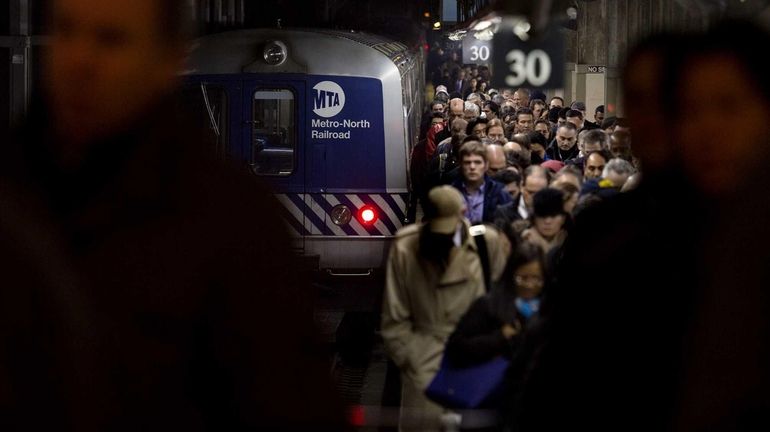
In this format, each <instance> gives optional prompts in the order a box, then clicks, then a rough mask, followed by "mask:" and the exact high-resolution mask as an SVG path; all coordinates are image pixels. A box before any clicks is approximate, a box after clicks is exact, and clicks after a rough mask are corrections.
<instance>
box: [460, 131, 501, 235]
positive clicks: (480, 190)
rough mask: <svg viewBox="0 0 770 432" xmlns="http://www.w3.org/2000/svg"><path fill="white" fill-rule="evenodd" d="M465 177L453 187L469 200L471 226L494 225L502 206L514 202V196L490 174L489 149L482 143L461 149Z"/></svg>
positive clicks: (467, 206) (467, 207)
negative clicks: (512, 197) (489, 175)
mask: <svg viewBox="0 0 770 432" xmlns="http://www.w3.org/2000/svg"><path fill="white" fill-rule="evenodd" d="M460 164H461V171H462V177H461V178H459V179H457V180H456V181H455V182H454V183H453V184H452V186H454V187H456V188H457V189H458V190H459V191H460V193H462V195H463V198H464V199H465V205H466V208H465V217H466V218H467V219H468V220H469V221H471V224H474V225H475V224H480V223H485V222H487V223H492V222H493V221H494V216H495V210H496V209H497V207H498V206H500V205H502V204H506V203H509V202H511V195H510V194H509V193H508V192H507V191H506V190H505V186H504V185H503V184H502V183H499V182H496V181H494V180H492V179H491V178H489V177H488V176H487V175H486V172H487V166H488V163H487V150H486V147H485V146H484V144H482V143H480V142H478V141H468V142H467V143H465V144H463V146H462V147H461V148H460Z"/></svg>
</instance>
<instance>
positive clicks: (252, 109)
mask: <svg viewBox="0 0 770 432" xmlns="http://www.w3.org/2000/svg"><path fill="white" fill-rule="evenodd" d="M243 90H244V92H243V111H242V113H243V125H244V127H243V139H242V141H241V143H242V145H241V148H240V157H241V158H242V160H244V161H245V162H246V163H247V164H248V166H249V167H250V169H251V171H252V172H253V173H254V174H255V175H258V176H260V177H261V178H262V179H263V180H264V181H265V182H266V183H268V184H269V185H270V186H271V187H272V189H273V192H274V193H275V195H276V197H277V198H278V200H279V201H280V203H281V204H282V205H281V208H280V211H281V212H282V216H283V219H284V220H285V221H286V222H287V224H288V226H289V230H290V232H291V234H292V238H293V241H292V247H293V248H294V249H295V250H296V251H297V252H298V253H303V252H304V249H305V243H304V242H305V236H306V235H308V234H312V232H310V230H309V229H308V227H309V226H312V224H309V223H308V220H307V218H308V216H307V215H306V214H305V212H304V204H303V203H304V200H305V194H306V190H305V182H306V178H305V175H306V174H305V171H306V170H305V165H306V161H305V159H306V154H305V153H306V152H305V113H304V110H303V109H302V107H304V105H305V83H304V82H303V81H272V80H271V81H267V80H254V81H245V82H244V87H243Z"/></svg>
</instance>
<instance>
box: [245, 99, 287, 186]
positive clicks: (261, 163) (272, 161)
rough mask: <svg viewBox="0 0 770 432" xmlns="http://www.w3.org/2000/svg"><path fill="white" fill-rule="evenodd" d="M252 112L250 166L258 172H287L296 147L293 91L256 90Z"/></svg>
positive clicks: (276, 173) (284, 174) (282, 174)
mask: <svg viewBox="0 0 770 432" xmlns="http://www.w3.org/2000/svg"><path fill="white" fill-rule="evenodd" d="M252 113H253V114H252V116H253V117H252V141H251V143H252V146H251V169H252V170H253V171H254V173H256V174H260V175H279V176H287V175H290V174H291V173H292V172H294V155H295V150H296V146H297V139H296V128H295V118H294V117H295V116H294V93H293V92H292V91H291V90H288V89H271V90H267V89H265V90H257V91H256V92H254V98H253V110H252Z"/></svg>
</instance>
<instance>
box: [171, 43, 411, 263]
mask: <svg viewBox="0 0 770 432" xmlns="http://www.w3.org/2000/svg"><path fill="white" fill-rule="evenodd" d="M424 68H425V52H424V51H423V49H422V47H419V46H418V47H417V48H416V49H410V48H409V47H408V46H407V45H405V44H404V43H402V42H399V41H394V40H391V39H388V38H385V37H382V36H378V35H374V34H369V33H363V32H357V31H339V30H325V29H288V28H283V29H281V28H275V29H245V30H236V31H228V32H223V33H218V34H213V35H209V36H205V37H202V38H200V39H198V40H196V41H195V44H194V46H193V48H192V50H191V52H190V56H189V61H188V67H187V70H186V71H185V72H184V74H183V75H184V81H185V94H186V95H187V96H186V99H185V100H186V101H187V102H186V103H188V104H191V105H194V106H195V108H196V109H197V110H198V111H199V112H201V113H202V114H201V117H202V118H203V120H202V121H206V122H207V123H208V125H209V130H210V131H211V132H212V141H213V144H214V146H215V148H216V151H217V154H219V155H222V156H223V157H227V158H231V159H232V160H235V161H236V162H238V163H241V164H244V165H245V166H246V167H247V169H249V170H250V171H251V172H252V173H253V174H254V175H256V176H259V177H261V178H262V179H263V180H264V181H265V182H266V183H268V184H269V185H270V187H271V188H272V190H273V193H274V194H275V196H276V198H277V199H278V201H279V202H280V203H281V207H280V211H281V213H282V217H283V220H284V221H285V222H286V225H287V226H288V228H289V230H290V233H291V235H292V247H293V249H294V250H295V252H297V254H298V255H300V256H302V257H305V258H308V260H305V261H306V262H307V261H309V262H311V263H313V264H312V266H313V267H314V270H318V271H320V272H324V273H328V274H329V275H332V276H349V275H370V274H372V273H373V272H377V271H378V270H380V269H382V267H383V266H384V261H385V260H386V258H387V251H388V247H389V245H390V242H391V241H392V239H393V237H394V235H395V233H396V231H397V230H398V229H399V228H401V226H402V224H403V223H404V221H405V215H406V207H407V204H408V202H409V200H408V193H409V176H408V167H409V160H408V159H409V155H410V152H411V149H412V147H413V146H414V145H415V143H416V140H417V138H418V135H419V123H420V121H421V118H420V117H421V114H422V112H423V107H424V83H425V79H424V78H425V74H424Z"/></svg>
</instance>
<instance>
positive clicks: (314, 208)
mask: <svg viewBox="0 0 770 432" xmlns="http://www.w3.org/2000/svg"><path fill="white" fill-rule="evenodd" d="M276 198H278V201H279V202H280V203H281V204H282V205H283V208H282V216H283V218H284V220H286V222H287V224H288V225H289V228H290V230H291V233H292V234H293V235H295V236H310V235H323V236H340V237H345V236H392V235H395V233H396V231H398V229H399V228H401V226H402V225H403V220H404V217H405V215H406V200H407V194H277V195H276ZM340 204H342V205H345V206H347V207H348V208H349V209H350V211H351V212H352V213H353V217H352V218H351V219H350V222H349V223H348V224H346V225H343V226H337V225H335V224H334V223H333V222H332V220H331V211H332V208H334V207H335V206H337V205H340ZM364 206H370V207H372V208H374V210H375V211H376V212H377V216H378V218H377V221H376V222H375V223H374V224H372V225H364V224H362V223H361V222H360V221H359V220H358V219H357V218H356V216H355V215H356V214H357V212H358V210H359V209H360V208H361V207H364Z"/></svg>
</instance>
